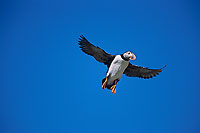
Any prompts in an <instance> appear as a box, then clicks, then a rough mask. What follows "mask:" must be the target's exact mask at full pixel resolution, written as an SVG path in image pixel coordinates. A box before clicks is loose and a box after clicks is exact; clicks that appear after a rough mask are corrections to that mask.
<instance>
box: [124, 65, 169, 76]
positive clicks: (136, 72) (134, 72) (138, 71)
mask: <svg viewBox="0 0 200 133" xmlns="http://www.w3.org/2000/svg"><path fill="white" fill-rule="evenodd" d="M164 67H166V65H165V66H164ZM164 67H163V68H164ZM163 68H161V69H148V68H145V67H140V66H136V65H132V64H131V63H129V65H128V67H127V68H126V69H125V71H124V74H125V75H126V76H128V77H139V78H144V79H149V78H152V77H155V76H156V75H159V73H160V72H162V69H163Z"/></svg>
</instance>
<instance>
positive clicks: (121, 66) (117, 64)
mask: <svg viewBox="0 0 200 133" xmlns="http://www.w3.org/2000/svg"><path fill="white" fill-rule="evenodd" d="M128 64H129V61H125V60H123V59H122V58H121V56H120V55H117V56H116V57H115V58H114V60H113V62H112V63H111V65H110V67H109V70H108V72H107V76H109V79H108V82H113V81H114V80H116V79H120V78H121V76H122V74H123V73H124V70H125V69H126V68H127V66H128Z"/></svg>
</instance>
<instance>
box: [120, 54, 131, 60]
mask: <svg viewBox="0 0 200 133" xmlns="http://www.w3.org/2000/svg"><path fill="white" fill-rule="evenodd" d="M121 57H122V59H123V60H125V61H129V59H126V58H125V57H124V55H123V54H121Z"/></svg>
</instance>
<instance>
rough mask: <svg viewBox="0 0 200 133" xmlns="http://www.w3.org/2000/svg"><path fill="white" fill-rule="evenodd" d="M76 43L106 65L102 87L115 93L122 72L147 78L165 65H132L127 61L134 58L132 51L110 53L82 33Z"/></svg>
mask: <svg viewBox="0 0 200 133" xmlns="http://www.w3.org/2000/svg"><path fill="white" fill-rule="evenodd" d="M78 44H79V47H80V49H81V50H82V51H83V52H84V53H86V54H88V55H90V56H93V57H94V58H95V59H96V60H97V61H99V62H101V63H104V64H105V65H106V66H107V67H108V70H107V72H106V77H105V78H103V80H102V88H103V89H105V88H107V89H109V90H111V92H112V93H114V94H115V93H116V86H117V83H118V82H119V81H120V79H121V77H122V75H123V74H125V75H126V76H128V77H139V78H143V79H149V78H152V77H156V75H159V73H160V72H162V70H163V68H164V67H166V65H165V66H164V67H162V68H161V69H149V68H146V67H141V66H137V65H133V64H131V63H130V62H129V61H130V60H135V59H136V56H135V54H134V53H133V52H131V51H126V52H124V53H123V54H118V55H111V54H109V53H107V52H105V51H104V50H103V49H101V48H99V47H98V46H94V45H93V44H91V43H90V42H89V41H88V40H87V39H86V38H85V37H84V36H83V35H81V36H80V37H79V41H78Z"/></svg>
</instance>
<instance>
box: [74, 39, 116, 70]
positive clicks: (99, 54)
mask: <svg viewBox="0 0 200 133" xmlns="http://www.w3.org/2000/svg"><path fill="white" fill-rule="evenodd" d="M78 42H79V45H80V48H81V50H82V51H83V52H84V53H86V54H88V55H91V56H93V57H94V58H95V59H96V60H97V61H99V62H102V63H104V64H105V65H107V66H108V67H109V66H110V64H111V62H112V60H113V59H114V57H115V56H114V55H111V54H108V53H106V52H105V51H104V50H103V49H101V48H99V47H96V46H94V45H92V44H91V43H90V42H89V41H88V40H87V39H86V38H85V37H84V36H83V35H81V36H80V38H79V41H78Z"/></svg>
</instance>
